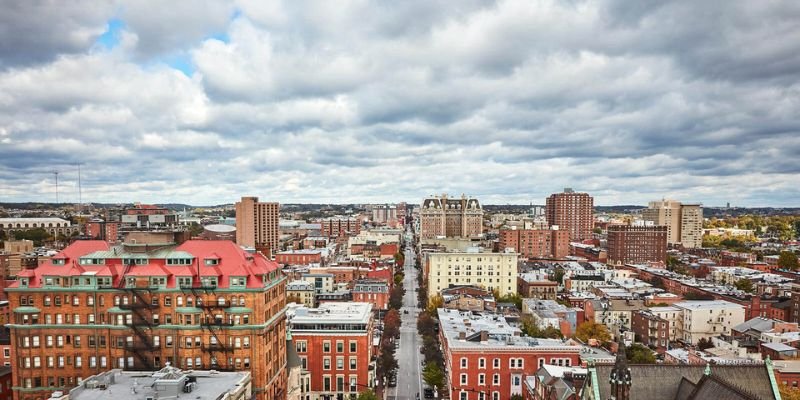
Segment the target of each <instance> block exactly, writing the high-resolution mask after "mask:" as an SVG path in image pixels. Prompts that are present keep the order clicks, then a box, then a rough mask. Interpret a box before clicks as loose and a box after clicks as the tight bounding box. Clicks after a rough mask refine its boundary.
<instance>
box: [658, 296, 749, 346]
mask: <svg viewBox="0 0 800 400" xmlns="http://www.w3.org/2000/svg"><path fill="white" fill-rule="evenodd" d="M672 306H673V307H675V308H677V309H679V310H681V312H682V313H683V318H681V319H679V320H678V333H677V335H678V338H679V339H683V341H684V342H686V343H688V344H697V342H698V341H699V340H700V339H702V338H706V339H710V338H712V337H715V336H719V335H722V334H725V335H730V334H731V328H733V327H734V326H736V325H739V324H741V323H742V322H744V307H742V306H740V305H739V304H736V303H731V302H729V301H724V300H706V301H682V302H679V303H675V304H673V305H672Z"/></svg>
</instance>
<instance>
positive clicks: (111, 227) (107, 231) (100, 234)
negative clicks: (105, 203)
mask: <svg viewBox="0 0 800 400" xmlns="http://www.w3.org/2000/svg"><path fill="white" fill-rule="evenodd" d="M119 225H120V223H119V222H106V221H103V220H102V219H93V220H91V221H89V222H87V223H85V224H84V225H83V229H84V233H85V234H86V236H88V237H89V238H91V239H94V240H105V241H106V242H109V243H116V242H117V239H118V235H119Z"/></svg>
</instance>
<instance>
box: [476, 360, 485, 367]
mask: <svg viewBox="0 0 800 400" xmlns="http://www.w3.org/2000/svg"><path fill="white" fill-rule="evenodd" d="M478 368H486V359H485V358H479V359H478Z"/></svg>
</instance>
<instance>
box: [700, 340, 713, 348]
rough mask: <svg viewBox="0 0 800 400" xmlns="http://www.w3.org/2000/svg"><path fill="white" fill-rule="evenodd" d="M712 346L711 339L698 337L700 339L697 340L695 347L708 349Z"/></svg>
mask: <svg viewBox="0 0 800 400" xmlns="http://www.w3.org/2000/svg"><path fill="white" fill-rule="evenodd" d="M712 347H714V342H712V341H711V339H706V338H700V340H698V341H697V348H698V349H700V350H705V349H710V348H712Z"/></svg>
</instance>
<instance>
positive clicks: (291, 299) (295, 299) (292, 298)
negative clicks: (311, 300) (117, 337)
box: [286, 294, 303, 304]
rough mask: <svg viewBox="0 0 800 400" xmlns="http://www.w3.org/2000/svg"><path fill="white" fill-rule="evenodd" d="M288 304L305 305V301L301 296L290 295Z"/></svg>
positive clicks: (287, 298) (287, 299) (287, 297)
mask: <svg viewBox="0 0 800 400" xmlns="http://www.w3.org/2000/svg"><path fill="white" fill-rule="evenodd" d="M286 303H287V304H289V303H297V304H303V299H301V298H300V295H299V294H290V295H288V296H286Z"/></svg>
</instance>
